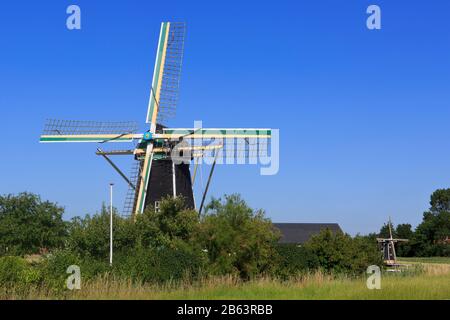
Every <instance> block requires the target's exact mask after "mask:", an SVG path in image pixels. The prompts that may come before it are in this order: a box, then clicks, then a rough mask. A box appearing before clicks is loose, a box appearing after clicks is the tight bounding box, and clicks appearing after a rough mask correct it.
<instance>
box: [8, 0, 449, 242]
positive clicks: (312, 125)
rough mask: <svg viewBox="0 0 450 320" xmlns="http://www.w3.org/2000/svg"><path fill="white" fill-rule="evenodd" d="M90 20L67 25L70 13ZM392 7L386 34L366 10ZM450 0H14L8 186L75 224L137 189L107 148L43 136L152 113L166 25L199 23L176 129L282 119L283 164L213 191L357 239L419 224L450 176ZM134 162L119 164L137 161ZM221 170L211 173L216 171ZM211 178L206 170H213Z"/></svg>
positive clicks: (227, 176) (232, 174)
mask: <svg viewBox="0 0 450 320" xmlns="http://www.w3.org/2000/svg"><path fill="white" fill-rule="evenodd" d="M70 4H77V5H79V6H80V7H81V10H82V30H81V31H69V30H67V29H66V26H65V22H66V17H67V14H66V8H67V6H68V5H70ZM370 4H378V5H379V6H380V7H381V9H382V30H380V31H369V30H368V29H367V28H366V22H365V21H366V18H367V14H366V8H367V7H368V5H370ZM449 14H450V2H449V1H447V0H435V1H425V0H422V1H412V0H409V1H406V0H397V1H382V0H372V1H366V0H353V1H331V0H330V1H325V0H310V1H300V0H298V1H282V0H279V1H271V2H264V1H231V0H227V1H175V0H172V1H144V0H142V1H136V0H135V1H129V0H127V1H100V0H96V1H92V0H89V1H87V0H72V1H8V2H5V3H2V5H1V9H0V40H1V44H0V46H1V47H0V48H1V50H0V110H1V113H0V115H1V116H0V134H1V137H2V139H1V149H0V150H1V151H0V152H1V157H0V164H1V165H0V193H1V194H5V193H18V192H21V191H30V192H36V193H39V194H41V195H42V197H43V198H44V199H49V200H52V201H56V202H58V203H59V204H61V205H63V206H65V208H66V215H65V217H66V218H70V217H72V216H74V215H84V214H85V213H88V212H90V213H91V212H94V211H96V210H98V209H99V207H100V205H101V203H102V201H108V183H109V182H110V181H114V182H116V184H117V206H118V207H119V208H121V207H122V203H121V202H122V197H123V192H124V190H125V189H126V188H125V185H124V183H122V181H121V180H120V177H119V176H118V175H117V174H116V173H115V172H114V171H113V170H112V169H111V168H110V167H109V166H108V164H107V163H106V162H105V161H104V160H103V159H101V158H98V157H96V156H95V155H94V152H95V145H83V144H70V145H63V144H59V145H51V144H47V145H42V144H39V143H38V138H39V135H40V132H41V130H42V127H43V123H44V120H45V119H46V118H62V119H77V120H82V119H86V120H91V119H93V120H112V121H115V120H137V121H140V122H141V123H142V128H144V120H145V115H146V108H147V102H148V97H149V87H150V81H151V75H152V72H153V63H154V59H155V50H156V44H157V37H158V33H159V28H160V22H161V21H185V22H186V23H187V28H188V29H187V39H186V45H185V57H184V66H183V75H182V80H181V96H180V103H179V108H178V112H177V117H176V118H175V119H174V120H173V121H172V122H171V123H170V125H171V126H174V127H190V126H192V124H193V121H194V120H203V124H204V126H205V127H271V128H279V129H280V136H281V159H280V172H279V174H278V175H276V176H260V175H259V169H258V168H257V167H255V166H245V167H243V166H234V167H230V166H219V167H218V168H217V171H216V174H215V178H214V180H213V183H212V188H211V195H215V196H220V195H222V194H224V193H233V192H239V193H241V194H242V195H243V197H244V198H245V199H246V200H247V201H248V202H249V203H250V205H252V206H253V207H257V208H264V209H266V211H267V214H268V216H269V217H270V218H272V219H273V220H274V221H276V222H338V223H340V224H341V226H342V227H343V229H344V230H345V231H347V232H349V233H351V234H355V233H356V232H361V233H367V232H372V231H376V230H378V229H379V227H380V225H381V224H382V223H383V222H384V221H386V220H387V217H388V216H389V215H390V216H392V218H393V220H394V222H395V223H403V222H410V223H412V224H413V225H414V226H415V225H417V223H419V222H420V220H421V217H422V212H423V211H424V210H425V209H426V208H427V207H428V201H429V195H430V194H431V192H432V191H433V190H435V189H436V188H443V187H449V186H450V165H449V164H450V146H449V132H450V129H449V119H450V24H449V22H448V16H449ZM130 162H131V160H130V161H125V160H122V161H119V164H120V165H122V166H124V167H126V166H127V165H128V163H130ZM208 170H209V168H206V167H205V168H204V177H206V173H207V171H208ZM205 180H206V179H205Z"/></svg>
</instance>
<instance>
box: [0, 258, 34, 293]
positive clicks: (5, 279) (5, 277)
mask: <svg viewBox="0 0 450 320" xmlns="http://www.w3.org/2000/svg"><path fill="white" fill-rule="evenodd" d="M41 279H42V275H41V273H40V272H39V270H38V269H37V268H33V267H32V266H31V265H30V264H29V263H28V262H27V261H26V260H25V259H23V258H20V257H13V256H7V257H1V258H0V286H1V287H12V286H14V287H16V288H22V287H23V286H27V285H32V284H39V283H40V281H41Z"/></svg>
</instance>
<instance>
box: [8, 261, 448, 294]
mask: <svg viewBox="0 0 450 320" xmlns="http://www.w3.org/2000/svg"><path fill="white" fill-rule="evenodd" d="M418 269H420V272H418ZM15 298H26V299H55V298H56V299H61V298H62V299H390V300H396V299H399V300H400V299H401V300H403V299H450V264H435V263H433V264H431V263H425V264H421V266H420V268H417V267H413V268H411V269H410V271H407V272H403V273H395V274H392V273H386V274H383V276H382V282H381V290H369V289H367V287H366V280H365V279H363V278H361V279H349V278H342V277H341V278H335V277H331V276H328V275H324V274H322V273H320V272H319V273H314V274H310V275H307V276H304V277H302V278H298V279H292V280H290V281H286V282H283V281H279V280H273V279H259V280H255V281H250V282H241V281H239V280H237V279H234V278H230V277H228V278H213V279H206V280H203V281H199V282H197V283H195V284H188V283H186V284H176V285H175V284H172V285H170V284H169V285H165V286H156V285H136V284H133V283H131V282H126V281H115V280H110V279H98V280H96V281H94V282H90V283H83V284H82V288H81V290H79V291H76V292H70V293H67V294H65V295H64V296H54V295H53V294H51V293H49V292H47V291H46V290H42V289H40V290H32V291H31V292H29V293H28V294H27V295H26V296H23V295H21V296H19V295H15V294H14V293H11V292H9V293H7V294H5V293H3V294H2V293H1V292H0V299H15Z"/></svg>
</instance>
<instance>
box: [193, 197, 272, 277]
mask: <svg viewBox="0 0 450 320" xmlns="http://www.w3.org/2000/svg"><path fill="white" fill-rule="evenodd" d="M279 237H280V235H279V233H278V231H276V229H275V228H274V227H273V225H272V223H271V221H270V220H269V219H267V218H265V214H264V211H262V210H256V211H254V210H253V209H251V208H250V207H249V206H248V205H247V203H246V202H245V201H244V200H242V199H241V197H240V196H239V195H237V194H233V195H229V196H225V199H224V200H222V199H213V200H212V201H211V203H209V204H208V205H207V206H206V214H205V215H204V216H203V217H202V218H201V224H200V230H199V233H198V236H197V239H198V242H199V243H200V244H201V246H202V248H203V249H204V250H206V251H207V253H208V257H209V261H210V263H211V268H212V272H213V273H215V274H237V275H239V276H240V277H242V278H244V279H248V278H250V277H252V276H254V275H257V274H260V273H263V272H265V271H268V270H269V269H270V268H271V265H272V261H273V257H274V255H275V244H276V242H277V240H278V239H279Z"/></svg>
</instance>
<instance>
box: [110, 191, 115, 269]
mask: <svg viewBox="0 0 450 320" xmlns="http://www.w3.org/2000/svg"><path fill="white" fill-rule="evenodd" d="M113 186H114V183H110V184H109V188H110V208H109V209H110V219H109V265H110V266H112V261H113Z"/></svg>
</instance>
